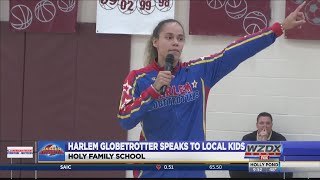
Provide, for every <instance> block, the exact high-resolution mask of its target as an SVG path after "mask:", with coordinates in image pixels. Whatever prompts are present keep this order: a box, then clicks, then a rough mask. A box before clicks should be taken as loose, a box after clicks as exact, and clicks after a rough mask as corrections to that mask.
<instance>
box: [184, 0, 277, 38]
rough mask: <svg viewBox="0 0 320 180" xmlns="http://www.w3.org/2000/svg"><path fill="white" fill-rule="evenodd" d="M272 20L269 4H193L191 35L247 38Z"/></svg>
mask: <svg viewBox="0 0 320 180" xmlns="http://www.w3.org/2000/svg"><path fill="white" fill-rule="evenodd" d="M270 19H271V7H270V0H263V1H257V0H206V1H204V0H203V1H199V0H190V18H189V29H190V32H189V34H192V35H231V36H244V35H247V34H252V33H256V32H258V31H260V30H261V29H264V28H266V27H268V26H269V21H270Z"/></svg>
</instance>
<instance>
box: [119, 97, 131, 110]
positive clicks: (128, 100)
mask: <svg viewBox="0 0 320 180" xmlns="http://www.w3.org/2000/svg"><path fill="white" fill-rule="evenodd" d="M131 100H132V99H127V98H124V102H123V104H122V105H121V109H123V108H124V107H125V106H126V105H127V104H129V103H130V102H131Z"/></svg>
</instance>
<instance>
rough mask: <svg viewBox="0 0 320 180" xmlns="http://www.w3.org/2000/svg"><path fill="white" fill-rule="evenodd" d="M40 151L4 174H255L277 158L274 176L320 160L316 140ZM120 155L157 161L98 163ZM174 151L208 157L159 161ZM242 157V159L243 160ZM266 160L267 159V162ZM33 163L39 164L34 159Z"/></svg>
mask: <svg viewBox="0 0 320 180" xmlns="http://www.w3.org/2000/svg"><path fill="white" fill-rule="evenodd" d="M36 147H37V149H35V151H36V152H34V156H37V157H34V158H36V159H37V163H35V164H32V163H30V164H0V170H55V171H56V170H151V171H163V170H234V171H248V170H249V171H251V172H269V171H268V170H266V169H267V168H266V167H261V166H262V165H264V164H263V163H261V162H266V161H270V160H272V162H278V165H277V168H274V170H272V171H270V172H289V171H291V169H290V168H284V169H285V170H284V171H282V169H281V164H282V162H284V161H285V162H290V161H320V142H315V141H312V142H311V141H281V142H276V141H273V142H270V141H269V142H257V141H253V142H249V141H247V142H244V141H243V142H242V141H204V142H139V141H122V142H119V141H117V142H114V141H39V142H38V143H37V146H36ZM78 152H81V153H83V154H88V155H87V159H85V160H83V161H79V162H77V161H76V160H74V159H68V158H70V157H73V156H71V155H74V153H78ZM119 152H126V153H129V154H130V153H137V152H139V153H149V154H150V153H151V155H150V156H149V157H148V158H151V159H152V160H153V161H142V160H141V161H132V162H130V161H128V162H124V161H119V162H118V159H117V158H116V156H114V158H113V159H108V158H106V159H105V161H101V162H99V160H101V158H100V159H99V158H98V159H94V157H96V154H97V153H99V154H100V153H105V154H106V153H115V154H116V153H119ZM172 152H173V153H178V154H182V153H198V155H200V156H202V154H203V156H202V157H199V158H197V157H193V159H196V160H197V159H199V162H197V161H192V163H190V162H189V161H188V157H190V158H192V156H184V159H183V160H185V161H186V162H187V163H184V161H179V163H175V162H176V161H175V160H176V159H175V157H173V158H172V157H171V158H170V157H162V158H164V159H166V160H167V161H168V162H166V161H161V157H160V159H159V158H158V156H159V154H160V155H161V153H169V155H170V153H172ZM70 154H71V155H70ZM90 154H92V155H90ZM207 154H209V155H208V159H206V161H202V160H203V158H206V157H207ZM221 154H222V156H225V155H227V156H226V157H225V159H227V160H226V161H217V160H216V159H215V156H221ZM235 154H237V155H235ZM187 155H188V154H187ZM230 155H231V156H232V157H234V158H238V159H239V158H240V159H242V160H243V161H236V160H235V161H232V158H231V159H230V158H229V157H230ZM239 155H240V156H241V157H238V156H239ZM89 156H90V157H91V159H90V158H89ZM99 157H102V156H99ZM128 157H129V156H128ZM185 157H187V158H185ZM266 157H267V159H265V158H266ZM157 158H158V159H157ZM201 158H202V159H201ZM228 158H229V159H228ZM218 159H219V158H218ZM147 160H148V159H147ZM178 160H181V159H178ZM109 161H110V162H112V163H110V162H109ZM253 161H254V163H253ZM30 162H34V159H33V161H32V160H31V161H30ZM83 162H86V163H83ZM117 162H118V163H117ZM250 162H251V164H250ZM256 162H258V163H256ZM259 162H260V163H259ZM265 164H266V163H265ZM273 164H275V163H273ZM261 169H263V170H261ZM269 169H270V168H269Z"/></svg>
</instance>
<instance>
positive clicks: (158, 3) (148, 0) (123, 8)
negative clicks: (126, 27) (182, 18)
mask: <svg viewBox="0 0 320 180" xmlns="http://www.w3.org/2000/svg"><path fill="white" fill-rule="evenodd" d="M99 4H100V6H101V7H102V8H103V9H104V10H116V9H117V10H118V11H119V12H121V13H122V14H126V15H130V14H132V13H134V12H135V11H137V12H139V13H140V14H142V15H150V14H152V13H153V12H155V11H160V12H167V11H169V10H170V9H171V8H172V6H173V0H99ZM116 7H117V8H116Z"/></svg>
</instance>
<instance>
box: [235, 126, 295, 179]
mask: <svg viewBox="0 0 320 180" xmlns="http://www.w3.org/2000/svg"><path fill="white" fill-rule="evenodd" d="M257 132H258V131H253V132H252V133H249V134H247V135H245V136H243V138H242V141H257ZM270 141H286V138H285V137H284V136H283V135H281V134H279V133H277V132H275V131H272V135H271V137H270ZM229 174H230V177H231V178H281V179H283V178H284V174H285V178H286V179H288V178H292V177H293V173H249V172H246V171H229Z"/></svg>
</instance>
